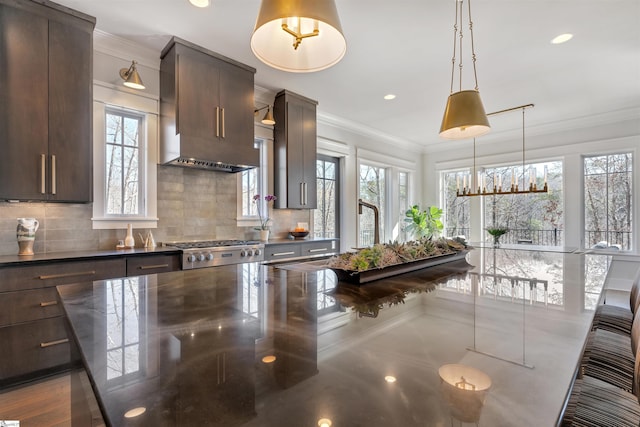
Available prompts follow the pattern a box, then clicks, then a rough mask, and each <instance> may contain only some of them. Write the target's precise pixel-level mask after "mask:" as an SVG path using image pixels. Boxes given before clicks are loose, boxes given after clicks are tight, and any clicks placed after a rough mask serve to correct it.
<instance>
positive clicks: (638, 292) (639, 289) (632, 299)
mask: <svg viewBox="0 0 640 427" xmlns="http://www.w3.org/2000/svg"><path fill="white" fill-rule="evenodd" d="M639 305H640V270H638V272H637V273H636V277H635V278H634V279H633V284H632V285H631V293H630V294H629V308H631V312H632V313H633V314H635V313H636V310H637V309H638V306H639Z"/></svg>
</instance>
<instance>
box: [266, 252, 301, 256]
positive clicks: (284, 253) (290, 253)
mask: <svg viewBox="0 0 640 427" xmlns="http://www.w3.org/2000/svg"><path fill="white" fill-rule="evenodd" d="M285 255H295V252H278V253H276V254H271V256H285Z"/></svg>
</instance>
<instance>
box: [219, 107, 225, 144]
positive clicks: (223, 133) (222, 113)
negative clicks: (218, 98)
mask: <svg viewBox="0 0 640 427" xmlns="http://www.w3.org/2000/svg"><path fill="white" fill-rule="evenodd" d="M220 110H221V113H220V115H221V116H222V138H225V137H226V132H225V130H224V127H225V126H224V125H225V122H224V107H222V108H221V109H220Z"/></svg>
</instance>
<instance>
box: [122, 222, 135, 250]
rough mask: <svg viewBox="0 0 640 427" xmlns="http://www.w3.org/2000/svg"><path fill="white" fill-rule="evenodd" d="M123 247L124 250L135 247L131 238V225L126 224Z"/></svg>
mask: <svg viewBox="0 0 640 427" xmlns="http://www.w3.org/2000/svg"><path fill="white" fill-rule="evenodd" d="M124 246H125V247H126V248H133V247H135V246H136V240H135V239H134V238H133V227H132V226H131V224H127V237H125V238H124Z"/></svg>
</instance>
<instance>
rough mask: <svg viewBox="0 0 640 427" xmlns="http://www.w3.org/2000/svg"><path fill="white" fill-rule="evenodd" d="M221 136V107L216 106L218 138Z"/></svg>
mask: <svg viewBox="0 0 640 427" xmlns="http://www.w3.org/2000/svg"><path fill="white" fill-rule="evenodd" d="M219 136H220V107H216V138H217V137H219Z"/></svg>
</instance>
